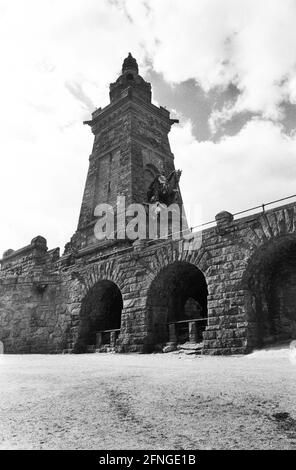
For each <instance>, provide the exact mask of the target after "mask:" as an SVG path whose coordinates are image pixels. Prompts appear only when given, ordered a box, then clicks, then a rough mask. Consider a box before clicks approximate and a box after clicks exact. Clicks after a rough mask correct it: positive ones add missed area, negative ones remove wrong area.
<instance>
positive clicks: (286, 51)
mask: <svg viewBox="0 0 296 470" xmlns="http://www.w3.org/2000/svg"><path fill="white" fill-rule="evenodd" d="M135 4H137V8H135ZM126 5H127V8H128V11H129V14H130V15H131V16H132V18H134V19H135V21H136V22H137V23H138V24H140V25H141V31H142V32H143V31H144V36H145V44H146V47H147V49H148V50H149V52H150V54H151V56H152V57H153V64H154V68H155V69H156V71H158V72H161V73H163V74H164V76H165V78H166V79H167V80H168V81H170V82H181V81H184V80H186V79H188V78H195V79H196V80H197V81H198V82H199V83H200V85H201V86H202V87H203V88H204V90H206V91H207V90H209V89H210V88H213V87H216V86H221V87H226V86H227V85H228V84H229V83H235V84H236V85H237V87H238V88H239V90H240V91H241V95H240V96H239V98H238V100H237V102H236V104H235V106H234V108H233V114H234V113H238V112H241V111H251V112H255V113H261V114H262V116H263V117H264V118H272V119H277V118H280V117H281V109H280V107H279V105H280V104H281V102H282V100H284V99H286V98H287V90H289V89H290V88H293V90H291V95H290V96H288V98H291V96H293V97H294V96H295V84H294V85H293V86H292V83H294V80H295V79H294V76H295V72H296V48H295V45H296V28H295V24H296V4H295V1H294V0H285V1H284V2H283V1H282V0H260V1H258V0H223V1H221V0H186V1H182V0H175V1H171V0H162V1H159V0H151V1H150V2H149V5H150V7H151V9H152V10H151V14H150V15H149V16H148V17H145V16H144V15H143V11H142V10H141V6H140V5H142V9H143V2H139V1H138V0H126ZM143 18H144V20H143ZM156 39H157V41H156Z"/></svg>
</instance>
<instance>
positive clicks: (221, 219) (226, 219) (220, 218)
mask: <svg viewBox="0 0 296 470" xmlns="http://www.w3.org/2000/svg"><path fill="white" fill-rule="evenodd" d="M215 219H216V224H217V228H216V231H217V233H218V234H219V235H224V233H225V232H226V231H227V229H229V227H231V225H232V222H233V215H232V214H231V213H230V212H227V211H222V212H219V214H217V215H216V217H215Z"/></svg>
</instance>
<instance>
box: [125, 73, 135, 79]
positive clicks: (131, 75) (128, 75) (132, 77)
mask: <svg viewBox="0 0 296 470" xmlns="http://www.w3.org/2000/svg"><path fill="white" fill-rule="evenodd" d="M126 78H127V79H128V80H133V79H134V76H133V74H132V73H128V74H127V76H126Z"/></svg>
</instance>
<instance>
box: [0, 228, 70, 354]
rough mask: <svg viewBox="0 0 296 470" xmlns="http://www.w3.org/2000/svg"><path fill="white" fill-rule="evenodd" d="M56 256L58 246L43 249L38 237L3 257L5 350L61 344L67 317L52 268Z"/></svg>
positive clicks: (50, 348)
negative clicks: (49, 249) (53, 248)
mask: <svg viewBox="0 0 296 470" xmlns="http://www.w3.org/2000/svg"><path fill="white" fill-rule="evenodd" d="M58 258H59V252H58V250H52V251H47V247H46V240H45V239H44V238H42V237H36V238H35V239H33V240H32V242H31V244H30V245H28V246H27V247H24V248H23V249H21V250H18V251H16V252H13V251H12V250H10V251H8V252H7V253H6V256H5V257H4V258H3V260H2V269H1V271H0V341H2V342H3V344H4V350H5V352H6V353H54V352H58V351H61V350H62V349H63V348H64V341H65V339H66V330H67V327H68V323H69V320H68V319H67V316H66V310H65V307H64V291H63V285H62V284H61V282H60V275H59V274H58V273H56V272H54V270H53V267H54V266H55V264H56V261H57V259H58Z"/></svg>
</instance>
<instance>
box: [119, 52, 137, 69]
mask: <svg viewBox="0 0 296 470" xmlns="http://www.w3.org/2000/svg"><path fill="white" fill-rule="evenodd" d="M127 70H135V71H136V73H139V67H138V64H137V61H136V59H135V58H134V57H133V56H132V54H131V53H130V52H129V53H128V56H127V57H126V58H125V59H124V61H123V64H122V73H124V72H126V71H127Z"/></svg>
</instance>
